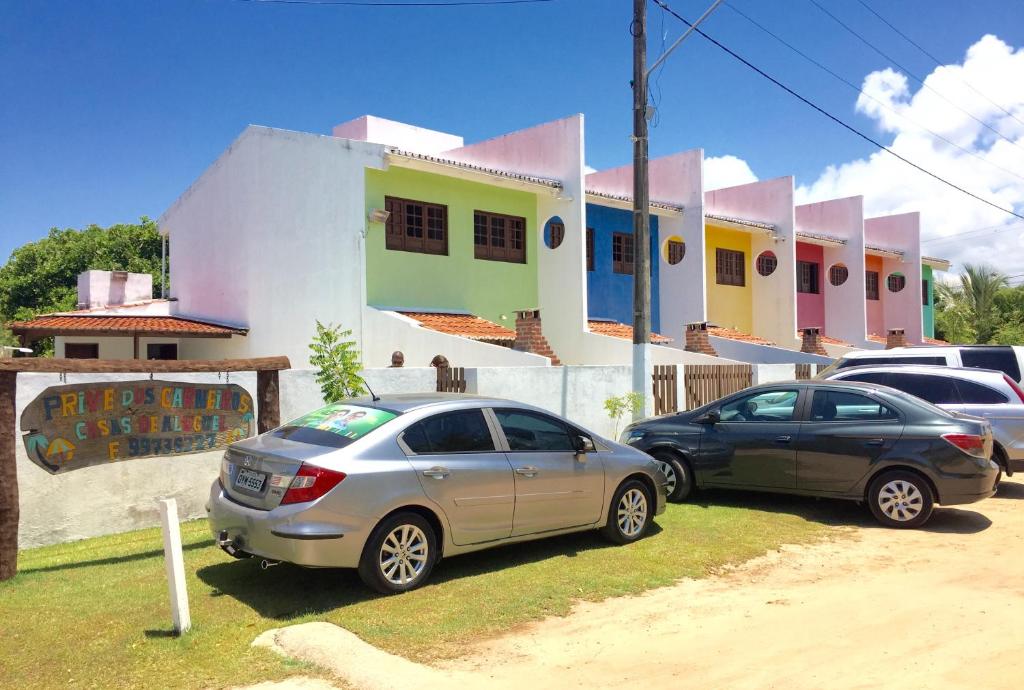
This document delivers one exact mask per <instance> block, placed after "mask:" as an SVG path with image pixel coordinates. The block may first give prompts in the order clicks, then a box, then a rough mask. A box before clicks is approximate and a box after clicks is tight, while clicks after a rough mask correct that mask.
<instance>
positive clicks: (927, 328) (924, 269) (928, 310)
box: [921, 266, 935, 338]
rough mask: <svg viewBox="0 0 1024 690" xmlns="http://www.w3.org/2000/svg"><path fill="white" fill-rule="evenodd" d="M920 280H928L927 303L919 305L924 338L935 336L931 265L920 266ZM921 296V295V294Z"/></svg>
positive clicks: (933, 288) (933, 289) (933, 287)
mask: <svg viewBox="0 0 1024 690" xmlns="http://www.w3.org/2000/svg"><path fill="white" fill-rule="evenodd" d="M921 280H927V281H928V304H926V305H923V306H922V307H921V310H922V314H923V315H924V319H923V323H924V335H925V337H926V338H934V337H935V282H934V278H932V267H931V266H921ZM922 297H923V295H922Z"/></svg>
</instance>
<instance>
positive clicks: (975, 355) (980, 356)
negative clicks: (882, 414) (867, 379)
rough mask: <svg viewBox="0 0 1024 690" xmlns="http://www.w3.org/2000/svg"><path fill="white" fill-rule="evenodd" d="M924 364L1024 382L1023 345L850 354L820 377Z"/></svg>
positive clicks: (914, 348) (910, 348) (945, 347)
mask: <svg viewBox="0 0 1024 690" xmlns="http://www.w3.org/2000/svg"><path fill="white" fill-rule="evenodd" d="M869 364H870V365H875V366H883V365H888V364H921V365H928V364H932V365H937V366H944V367H968V368H972V369H975V368H976V369H994V370H996V371H1001V372H1003V373H1004V374H1006V375H1008V376H1009V377H1010V378H1012V379H1013V380H1014V381H1016V382H1017V383H1021V376H1022V374H1021V372H1022V371H1024V347H1022V346H1020V345H942V346H932V345H927V346H919V347H894V348H892V349H891V350H857V351H856V352H849V353H847V354H845V355H843V356H842V357H840V358H839V359H838V360H836V362H835V364H833V365H832V366H830V367H829V368H828V369H826V370H825V371H823V372H821V373H819V374H818V378H824V377H825V376H827V375H828V374H830V373H832V372H833V371H837V370H839V369H846V368H848V367H858V366H866V365H869Z"/></svg>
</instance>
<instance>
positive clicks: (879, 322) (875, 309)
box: [864, 256, 885, 338]
mask: <svg viewBox="0 0 1024 690" xmlns="http://www.w3.org/2000/svg"><path fill="white" fill-rule="evenodd" d="M882 264H883V262H882V257H880V256H866V257H864V270H865V271H876V272H877V273H878V296H879V299H876V300H871V299H866V300H865V301H866V302H867V312H868V335H880V336H882V337H883V338H884V337H885V318H884V317H883V315H882V300H883V299H885V292H884V290H885V285H884V283H885V270H884V268H883V265H882Z"/></svg>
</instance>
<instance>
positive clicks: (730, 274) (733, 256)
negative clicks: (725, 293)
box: [715, 249, 747, 287]
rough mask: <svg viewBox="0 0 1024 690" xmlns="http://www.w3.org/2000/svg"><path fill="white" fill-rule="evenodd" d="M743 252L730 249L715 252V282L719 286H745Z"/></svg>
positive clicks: (744, 258) (744, 259)
mask: <svg viewBox="0 0 1024 690" xmlns="http://www.w3.org/2000/svg"><path fill="white" fill-rule="evenodd" d="M745 261H746V257H745V255H744V254H743V252H738V251H734V250H732V249H716V250H715V282H716V283H718V284H719V285H735V286H738V287H743V286H744V285H746V284H747V280H746V270H745V268H744V263H745Z"/></svg>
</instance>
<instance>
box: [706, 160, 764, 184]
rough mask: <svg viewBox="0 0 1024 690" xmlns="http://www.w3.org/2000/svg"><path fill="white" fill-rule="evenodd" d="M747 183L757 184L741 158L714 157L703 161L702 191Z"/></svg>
mask: <svg viewBox="0 0 1024 690" xmlns="http://www.w3.org/2000/svg"><path fill="white" fill-rule="evenodd" d="M748 182H757V175H755V174H754V171H753V170H751V169H750V166H749V165H747V162H746V161H745V160H743V159H742V158H737V157H736V156H715V157H712V158H705V159H704V189H721V188H723V187H735V186H736V185H740V184H747V183H748Z"/></svg>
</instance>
